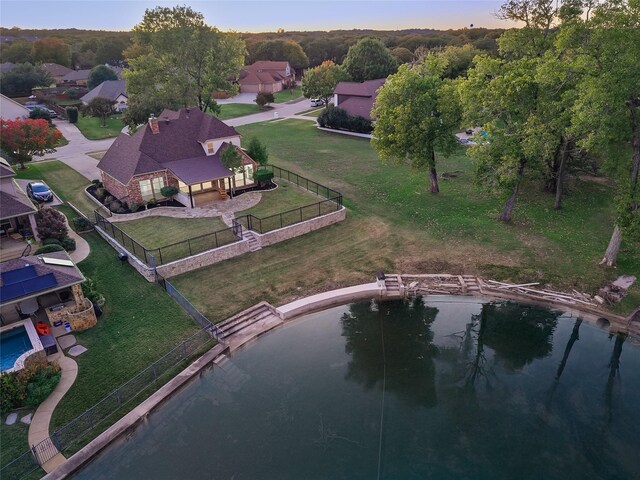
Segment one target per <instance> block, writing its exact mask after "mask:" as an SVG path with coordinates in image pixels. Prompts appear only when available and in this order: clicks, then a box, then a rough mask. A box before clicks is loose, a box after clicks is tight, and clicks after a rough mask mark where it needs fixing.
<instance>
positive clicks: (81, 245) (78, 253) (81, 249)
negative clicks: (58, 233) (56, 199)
mask: <svg viewBox="0 0 640 480" xmlns="http://www.w3.org/2000/svg"><path fill="white" fill-rule="evenodd" d="M65 221H66V222H67V228H68V229H69V238H73V239H74V240H75V241H76V249H75V250H74V251H73V252H71V253H69V256H70V257H71V260H73V263H75V264H76V265H77V264H78V263H80V262H81V261H82V260H84V259H85V258H87V257H88V256H89V254H90V253H91V249H90V248H89V243H88V242H87V241H86V240H85V239H84V238H82V237H81V236H80V235H78V234H77V233H76V232H75V231H74V230H73V228H71V226H70V225H69V220H68V219H67V217H65Z"/></svg>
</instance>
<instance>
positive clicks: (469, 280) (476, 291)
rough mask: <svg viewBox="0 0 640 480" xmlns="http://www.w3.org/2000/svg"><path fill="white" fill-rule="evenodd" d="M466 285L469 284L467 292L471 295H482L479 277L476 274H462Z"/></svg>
mask: <svg viewBox="0 0 640 480" xmlns="http://www.w3.org/2000/svg"><path fill="white" fill-rule="evenodd" d="M462 279H463V280H464V283H465V285H466V286H467V293H468V294H469V295H480V293H482V292H481V291H480V285H478V277H476V276H475V275H462Z"/></svg>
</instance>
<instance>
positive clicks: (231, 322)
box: [216, 302, 274, 339]
mask: <svg viewBox="0 0 640 480" xmlns="http://www.w3.org/2000/svg"><path fill="white" fill-rule="evenodd" d="M271 315H274V312H273V307H272V306H271V305H269V304H268V303H267V302H260V303H258V304H257V305H254V306H253V307H251V308H248V309H247V310H244V311H242V312H240V313H238V314H236V315H234V316H233V317H230V318H228V319H226V320H225V321H224V322H222V323H218V324H217V325H216V327H218V330H219V331H220V332H221V333H222V335H223V337H222V338H223V339H226V338H227V337H229V336H230V335H233V334H235V333H238V332H239V331H241V330H243V329H245V328H247V327H249V326H251V325H253V324H254V323H256V322H259V321H260V320H264V319H265V318H267V317H269V316H271Z"/></svg>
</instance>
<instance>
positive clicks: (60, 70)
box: [42, 63, 73, 85]
mask: <svg viewBox="0 0 640 480" xmlns="http://www.w3.org/2000/svg"><path fill="white" fill-rule="evenodd" d="M42 68H44V69H45V70H46V71H47V72H49V73H50V74H51V76H52V77H53V83H55V84H56V85H57V84H58V83H61V82H62V79H63V78H64V76H65V75H68V74H70V73H72V72H73V70H72V69H70V68H68V67H65V66H64V65H60V64H58V63H43V64H42Z"/></svg>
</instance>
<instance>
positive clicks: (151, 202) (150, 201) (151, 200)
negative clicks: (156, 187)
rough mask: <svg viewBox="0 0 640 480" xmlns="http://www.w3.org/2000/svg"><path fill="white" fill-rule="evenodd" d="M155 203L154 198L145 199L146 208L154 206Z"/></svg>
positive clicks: (156, 201)
mask: <svg viewBox="0 0 640 480" xmlns="http://www.w3.org/2000/svg"><path fill="white" fill-rule="evenodd" d="M157 203H158V200H156V199H155V198H150V199H149V200H147V208H149V207H155V206H156V204H157Z"/></svg>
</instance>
